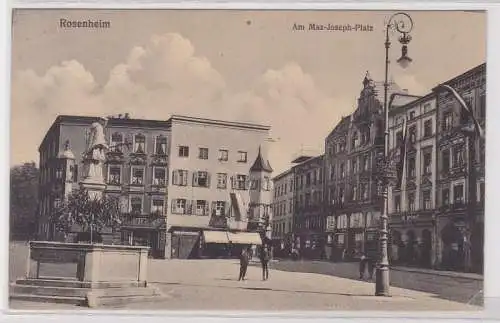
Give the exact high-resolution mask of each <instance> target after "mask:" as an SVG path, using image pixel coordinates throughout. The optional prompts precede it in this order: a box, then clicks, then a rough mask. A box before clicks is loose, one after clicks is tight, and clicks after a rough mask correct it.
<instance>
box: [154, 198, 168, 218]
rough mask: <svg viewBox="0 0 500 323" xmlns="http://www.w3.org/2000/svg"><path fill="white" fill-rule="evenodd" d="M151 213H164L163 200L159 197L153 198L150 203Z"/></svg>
mask: <svg viewBox="0 0 500 323" xmlns="http://www.w3.org/2000/svg"><path fill="white" fill-rule="evenodd" d="M151 213H152V214H157V215H164V214H165V200H163V199H160V198H153V201H152V203H151Z"/></svg>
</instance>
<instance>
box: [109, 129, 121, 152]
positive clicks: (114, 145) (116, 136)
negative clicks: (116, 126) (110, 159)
mask: <svg viewBox="0 0 500 323" xmlns="http://www.w3.org/2000/svg"><path fill="white" fill-rule="evenodd" d="M121 144H123V134H121V133H119V132H115V133H113V134H112V135H111V147H110V151H112V152H118V153H121V152H122V150H121V146H120V145H121Z"/></svg>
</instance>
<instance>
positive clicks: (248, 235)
mask: <svg viewBox="0 0 500 323" xmlns="http://www.w3.org/2000/svg"><path fill="white" fill-rule="evenodd" d="M227 235H228V238H229V241H231V243H233V244H249V245H259V246H260V245H262V239H261V238H260V234H259V233H258V232H237V233H234V232H228V234H227Z"/></svg>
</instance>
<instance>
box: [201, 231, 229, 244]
mask: <svg viewBox="0 0 500 323" xmlns="http://www.w3.org/2000/svg"><path fill="white" fill-rule="evenodd" d="M203 240H204V241H205V243H229V239H228V236H227V232H225V231H203Z"/></svg>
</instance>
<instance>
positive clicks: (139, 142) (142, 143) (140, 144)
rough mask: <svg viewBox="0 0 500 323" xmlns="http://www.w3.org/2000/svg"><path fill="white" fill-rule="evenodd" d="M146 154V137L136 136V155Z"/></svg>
mask: <svg viewBox="0 0 500 323" xmlns="http://www.w3.org/2000/svg"><path fill="white" fill-rule="evenodd" d="M145 152H146V137H145V136H144V135H142V134H139V135H135V136H134V153H136V154H144V153H145Z"/></svg>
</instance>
